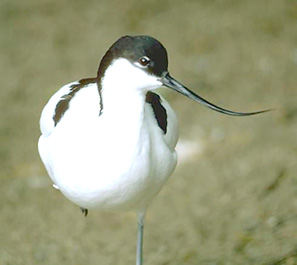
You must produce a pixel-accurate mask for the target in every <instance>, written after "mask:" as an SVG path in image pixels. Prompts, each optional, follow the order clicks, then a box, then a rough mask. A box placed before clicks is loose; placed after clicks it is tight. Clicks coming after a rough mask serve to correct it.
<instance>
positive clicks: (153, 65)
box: [98, 36, 168, 78]
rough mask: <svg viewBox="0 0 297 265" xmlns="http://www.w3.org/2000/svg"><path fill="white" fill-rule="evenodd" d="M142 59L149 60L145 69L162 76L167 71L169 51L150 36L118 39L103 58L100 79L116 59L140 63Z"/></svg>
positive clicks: (99, 71) (99, 73)
mask: <svg viewBox="0 0 297 265" xmlns="http://www.w3.org/2000/svg"><path fill="white" fill-rule="evenodd" d="M142 57H147V58H148V59H149V63H148V64H147V67H146V69H145V70H146V71H148V72H149V73H151V74H153V75H156V76H161V75H162V74H163V73H164V72H166V71H167V68H168V57H167V51H166V49H165V48H164V46H163V45H162V44H161V43H160V42H159V41H157V40H156V39H154V38H152V37H149V36H124V37H121V38H120V39H118V40H117V41H116V42H115V43H114V44H113V45H112V46H111V47H110V48H109V50H108V51H107V52H106V54H105V55H104V57H103V58H102V60H101V63H100V66H99V69H98V77H99V78H100V77H102V76H103V75H104V72H105V70H106V69H107V67H108V66H109V65H110V63H111V62H112V61H113V60H114V59H117V58H126V59H128V60H129V61H131V62H138V61H139V60H140V58H142Z"/></svg>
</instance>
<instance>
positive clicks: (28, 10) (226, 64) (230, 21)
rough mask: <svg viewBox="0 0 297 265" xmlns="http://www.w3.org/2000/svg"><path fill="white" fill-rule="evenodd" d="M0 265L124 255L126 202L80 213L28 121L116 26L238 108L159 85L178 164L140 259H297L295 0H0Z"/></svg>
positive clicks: (78, 74) (132, 230) (127, 260)
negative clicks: (237, 114) (176, 131)
mask: <svg viewBox="0 0 297 265" xmlns="http://www.w3.org/2000/svg"><path fill="white" fill-rule="evenodd" d="M0 14H1V15H0V29H1V34H0V47H1V60H0V70H1V81H2V82H1V88H0V89H1V90H0V93H1V97H0V123H1V125H0V144H1V146H0V181H1V182H0V183H1V185H0V201H1V206H0V264H1V265H34V264H40V265H43V264H55V265H57V264H63V265H68V264H69V265H70V264H72V265H85V264H90V265H91V264H104V265H109V264H110V265H111V264H119V265H120V264H134V259H135V241H136V216H135V213H133V212H132V213H100V212H90V214H89V216H88V217H87V218H84V217H83V215H82V214H81V212H80V210H79V208H78V207H77V206H75V205H73V204H72V203H70V202H69V201H67V200H66V199H65V198H64V197H63V196H62V195H61V194H60V193H59V192H58V191H56V190H54V189H53V188H52V183H51V181H50V179H49V177H48V176H47V174H46V172H45V170H44V168H43V165H42V163H41V161H40V159H39V156H38V153H37V141H38V137H39V127H38V120H39V115H40V112H41V110H42V107H43V106H44V104H45V103H46V101H47V99H48V98H49V97H50V95H51V94H53V93H54V92H55V91H56V90H57V89H58V88H59V87H61V85H63V84H65V83H68V82H70V81H74V80H77V79H80V78H83V77H92V76H94V75H95V74H96V71H97V66H98V64H99V61H100V59H101V57H102V55H103V54H104V52H105V51H106V49H107V48H108V47H109V46H110V44H111V43H113V42H114V41H115V40H116V39H117V38H119V37H120V36H122V35H125V34H132V35H136V34H147V35H151V36H154V37H156V38H157V39H159V40H160V41H161V42H162V43H163V44H164V45H165V46H166V47H167V50H168V53H169V57H170V68H169V69H170V72H171V75H172V76H174V77H175V78H177V79H178V80H180V81H181V82H183V83H184V84H185V85H187V86H188V87H189V88H191V89H193V90H195V91H196V92H197V93H199V94H200V95H201V96H203V97H205V98H207V99H208V100H210V101H212V102H214V103H216V104H219V105H221V106H223V107H226V108H230V109H233V110H238V111H254V110H260V109H265V108H275V110H274V111H273V112H270V113H267V114H263V115H259V116H254V117H247V118H234V117H228V116H224V115H221V114H218V113H215V112H212V111H210V110H208V109H205V108H203V107H201V106H199V105H197V104H196V103H194V102H190V101H189V100H188V99H186V98H184V97H181V96H180V95H178V94H177V93H174V92H170V91H167V90H165V89H164V91H163V94H164V95H165V97H166V98H167V99H168V100H169V101H170V102H171V104H172V106H173V107H174V109H175V110H176V112H177V114H178V117H179V120H180V139H181V141H180V144H179V147H178V151H179V154H180V163H179V165H178V167H177V170H176V171H175V173H174V175H173V177H172V178H171V179H170V181H169V182H168V184H167V185H166V186H165V187H164V188H163V190H162V191H161V193H160V194H159V195H158V197H157V198H156V199H155V200H154V201H153V203H152V205H151V207H150V209H149V211H148V215H147V222H146V228H145V245H144V251H145V264H160V265H167V264H172V265H180V264H187V265H190V264H207V265H222V264H226V265H227V264H228V265H229V264H230V265H240V264H265V265H268V264H271V265H273V264H290V265H291V264H297V255H296V253H297V176H296V172H297V165H296V154H297V141H296V135H297V126H296V122H297V104H296V100H297V89H296V86H297V3H296V2H295V1H289V0H284V1H277V0H272V1H268V0H267V1H265V0H259V1H246V0H239V1H231V0H227V1H219V0H217V1H212V0H211V1H206V0H202V1H190V0H188V1H177V0H176V1H155V0H151V1H136V0H135V1H107V0H106V1H92V0H91V1H82V0H78V1H58V0H51V1H49V0H45V1H34V0H28V1H20V0H15V1H9V0H2V1H1V2H0Z"/></svg>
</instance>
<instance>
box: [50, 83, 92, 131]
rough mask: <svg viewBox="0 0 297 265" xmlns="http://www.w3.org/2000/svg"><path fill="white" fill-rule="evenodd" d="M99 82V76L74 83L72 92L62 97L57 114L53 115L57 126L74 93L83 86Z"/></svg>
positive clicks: (57, 107) (57, 106)
mask: <svg viewBox="0 0 297 265" xmlns="http://www.w3.org/2000/svg"><path fill="white" fill-rule="evenodd" d="M92 83H97V78H87V79H81V80H79V82H78V84H74V85H72V86H71V87H70V92H69V93H68V94H65V95H63V96H62V97H61V99H60V101H59V102H58V104H57V105H56V109H55V114H54V116H53V120H54V122H55V126H56V125H57V124H58V123H59V121H60V120H61V118H62V117H63V115H64V114H65V112H66V111H67V109H68V108H69V103H70V101H71V99H72V98H73V97H74V95H75V94H76V93H77V92H78V91H79V90H80V89H81V88H83V87H85V86H87V85H89V84H92Z"/></svg>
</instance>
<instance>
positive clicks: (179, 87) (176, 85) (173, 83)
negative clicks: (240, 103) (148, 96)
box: [160, 73, 270, 116]
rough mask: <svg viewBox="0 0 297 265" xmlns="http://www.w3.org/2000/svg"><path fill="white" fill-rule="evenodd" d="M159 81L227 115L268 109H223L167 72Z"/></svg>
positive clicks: (262, 111)
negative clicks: (241, 110) (248, 110)
mask: <svg viewBox="0 0 297 265" xmlns="http://www.w3.org/2000/svg"><path fill="white" fill-rule="evenodd" d="M160 81H161V82H162V83H163V85H164V86H166V87H169V88H171V89H173V90H175V91H177V92H179V93H181V94H183V95H185V96H186V97H188V98H190V99H192V100H194V101H196V102H198V103H200V104H202V105H203V106H206V107H208V108H210V109H212V110H215V111H218V112H221V113H224V114H227V115H232V116H250V115H255V114H260V113H264V112H267V111H270V109H268V110H260V111H255V112H235V111H231V110H227V109H223V108H221V107H218V106H216V105H214V104H212V103H210V102H208V101H207V100H205V99H203V98H202V97H200V96H198V95H197V94H195V93H194V92H192V91H191V90H189V89H188V88H186V87H185V86H183V85H182V84H181V83H179V82H178V81H177V80H175V79H174V78H173V77H171V76H170V75H169V74H168V73H167V74H166V75H165V76H164V77H162V79H161V80H160Z"/></svg>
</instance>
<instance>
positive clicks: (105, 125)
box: [38, 59, 178, 210]
mask: <svg viewBox="0 0 297 265" xmlns="http://www.w3.org/2000/svg"><path fill="white" fill-rule="evenodd" d="M115 72H116V74H115ZM119 73H122V75H121V74H119ZM113 76H116V78H113ZM132 80H133V83H131V82H132ZM72 84H74V83H71V84H68V85H66V86H64V87H62V88H61V89H60V90H59V91H58V92H56V93H55V94H54V95H53V96H52V97H51V99H50V100H49V102H48V103H47V105H46V106H45V107H44V109H43V111H42V115H41V119H40V128H41V132H42V135H41V136H40V139H39V144H38V147H39V153H40V156H41V158H42V161H43V163H44V165H45V167H46V169H47V171H48V174H49V175H50V177H51V179H52V180H53V182H54V184H55V185H56V186H57V187H58V188H59V189H60V191H61V192H62V193H63V194H64V195H65V196H66V197H67V198H68V199H69V200H71V201H72V202H74V203H76V204H77V205H79V206H81V207H84V208H87V209H102V210H131V209H133V210H144V209H145V208H146V207H147V205H148V204H149V202H150V200H151V199H152V198H153V197H154V196H155V195H156V194H157V193H158V192H159V190H160V189H161V188H162V186H163V185H164V184H165V182H166V181H167V179H168V178H169V176H170V175H171V174H172V172H173V170H174V168H175V166H176V162H177V155H176V152H175V146H176V142H177V134H178V132H177V119H176V116H175V113H174V112H173V110H172V108H171V107H170V106H169V104H168V103H167V102H166V101H165V100H164V99H163V98H161V99H162V105H163V107H164V108H165V109H166V113H167V123H168V125H167V133H166V134H164V132H163V131H162V129H161V128H160V127H159V126H158V124H157V121H156V118H155V116H154V112H153V109H152V107H151V105H150V104H148V103H146V102H145V96H146V93H147V91H149V90H152V89H155V88H158V87H160V86H161V83H160V82H159V81H158V80H157V79H156V77H154V76H150V75H148V74H146V73H145V72H143V71H142V70H141V69H139V68H137V67H136V66H135V65H133V64H132V63H130V62H129V61H128V60H126V59H118V60H116V61H115V63H113V65H112V66H111V67H109V68H108V70H107V71H106V74H105V76H104V79H103V81H102V88H103V89H102V100H103V113H102V115H100V116H99V112H100V97H99V93H98V87H97V84H96V83H92V84H90V85H88V86H86V87H83V88H81V89H80V90H79V91H78V92H77V93H76V94H75V96H74V98H73V99H72V100H71V101H70V104H69V108H68V110H67V111H66V112H65V114H64V116H63V117H62V118H61V120H60V121H59V122H58V124H57V125H56V126H55V125H54V120H53V116H54V113H55V108H56V105H57V103H58V102H59V101H60V99H61V97H62V96H63V95H65V94H67V93H69V91H70V86H71V85H72Z"/></svg>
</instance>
